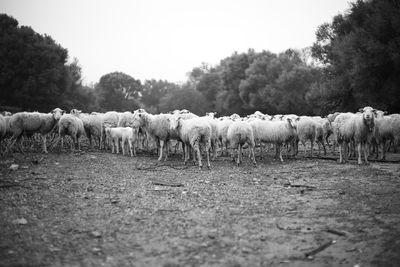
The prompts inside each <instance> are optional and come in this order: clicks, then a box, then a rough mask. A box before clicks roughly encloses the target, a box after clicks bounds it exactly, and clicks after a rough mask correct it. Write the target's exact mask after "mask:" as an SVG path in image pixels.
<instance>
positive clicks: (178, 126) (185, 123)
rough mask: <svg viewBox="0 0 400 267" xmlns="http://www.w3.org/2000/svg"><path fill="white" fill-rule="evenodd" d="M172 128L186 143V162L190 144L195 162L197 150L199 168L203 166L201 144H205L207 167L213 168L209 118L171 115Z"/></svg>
mask: <svg viewBox="0 0 400 267" xmlns="http://www.w3.org/2000/svg"><path fill="white" fill-rule="evenodd" d="M168 121H169V123H170V129H171V130H172V131H176V132H177V133H178V135H179V138H180V140H182V142H183V143H184V144H185V150H186V151H185V160H184V162H185V164H186V163H187V161H188V159H189V145H190V146H191V147H192V148H193V162H195V158H196V157H195V153H196V152H197V158H198V164H199V169H201V168H202V167H203V165H202V163H201V153H200V144H204V146H205V152H206V156H207V168H209V169H210V168H211V165H210V155H209V150H210V147H211V135H212V127H211V125H210V123H209V122H208V120H206V119H204V118H193V119H187V120H184V119H182V118H177V117H173V116H171V117H170V118H169V120H168Z"/></svg>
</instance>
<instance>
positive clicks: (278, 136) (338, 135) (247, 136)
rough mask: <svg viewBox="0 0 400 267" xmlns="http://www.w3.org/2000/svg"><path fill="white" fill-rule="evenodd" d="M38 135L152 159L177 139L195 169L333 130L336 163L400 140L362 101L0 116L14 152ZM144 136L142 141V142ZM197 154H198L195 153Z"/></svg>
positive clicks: (389, 120)
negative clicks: (296, 108)
mask: <svg viewBox="0 0 400 267" xmlns="http://www.w3.org/2000/svg"><path fill="white" fill-rule="evenodd" d="M34 134H40V136H41V139H42V144H43V152H45V153H47V143H46V142H47V141H46V140H47V137H48V136H49V135H53V136H57V138H56V143H57V144H58V143H61V147H62V148H63V147H64V144H63V140H64V137H65V136H66V135H68V136H70V137H71V138H72V140H73V143H71V149H73V148H72V145H73V146H75V147H76V146H78V149H79V150H80V149H81V148H80V139H81V137H84V136H86V138H88V140H89V143H90V146H91V147H93V143H92V142H93V140H94V141H95V143H97V144H98V146H99V148H100V149H106V150H107V149H108V148H110V147H111V151H112V153H119V147H120V142H121V149H122V153H123V154H124V155H125V145H126V143H127V144H128V147H129V154H130V156H133V155H136V147H140V148H141V149H145V148H149V143H151V141H155V143H156V144H157V148H158V155H159V158H158V160H162V159H163V158H164V152H163V151H164V147H165V150H166V153H165V160H166V159H167V157H168V154H169V151H170V144H171V141H175V142H176V144H179V143H181V144H182V148H183V157H184V162H185V164H186V163H187V161H188V160H189V158H190V154H193V155H192V159H193V162H194V163H196V159H197V162H198V165H199V168H201V167H202V154H203V153H205V154H206V158H207V167H208V168H210V155H209V154H210V153H212V159H215V158H216V157H217V156H218V155H222V154H223V153H224V152H226V153H228V151H229V149H231V155H232V159H233V160H236V163H237V164H240V163H241V162H242V155H243V153H242V149H246V148H248V151H249V157H250V158H251V160H252V162H253V163H254V164H256V158H255V151H254V150H255V147H256V145H259V146H260V149H261V152H260V153H261V157H262V156H263V153H264V152H263V150H264V149H265V147H263V145H264V144H272V145H274V147H275V151H276V157H277V158H279V159H280V160H281V161H283V157H282V151H283V150H284V149H283V148H286V151H287V152H286V154H287V156H296V155H297V154H298V144H299V142H301V143H302V144H303V147H304V155H306V144H307V143H308V142H310V144H311V156H312V155H313V150H314V143H317V144H318V154H319V153H320V148H321V147H322V148H323V150H324V154H326V147H325V145H328V146H332V144H330V143H329V137H330V136H333V149H334V147H335V145H338V146H339V152H340V159H339V161H340V162H341V163H344V162H346V161H347V160H348V155H349V154H350V153H351V152H352V150H353V152H355V148H357V152H358V164H362V159H361V152H362V151H363V153H364V159H365V162H368V155H369V154H370V152H371V151H372V150H374V152H375V153H377V155H376V156H378V154H379V150H381V151H382V158H383V159H385V152H386V145H387V144H388V143H392V144H393V146H394V147H395V148H396V146H397V145H398V144H399V141H400V114H391V115H386V114H385V112H383V111H379V110H376V109H374V108H371V107H365V108H362V109H360V110H359V112H357V113H338V112H336V113H334V114H330V115H328V116H327V117H325V118H322V117H319V116H313V117H310V116H297V115H294V114H289V115H273V116H271V115H266V114H262V113H261V112H258V111H257V112H255V113H254V114H251V115H249V116H247V117H245V118H242V117H240V116H239V115H237V114H233V115H231V116H225V117H220V118H216V117H215V113H207V114H206V116H201V117H199V116H197V115H195V114H193V113H191V112H189V111H187V110H175V111H173V112H171V113H168V114H157V115H153V114H149V113H147V112H146V111H145V110H143V109H138V110H136V111H134V112H133V113H132V112H129V111H127V112H123V113H120V112H115V111H110V112H106V113H97V112H92V113H91V114H86V113H82V112H81V111H79V110H76V109H73V110H71V112H70V113H69V114H66V112H65V111H63V110H61V109H59V108H56V109H54V110H53V111H51V112H50V113H39V112H19V113H15V114H9V113H4V114H3V115H0V148H1V142H2V140H5V139H8V142H7V145H4V144H3V147H4V148H5V150H9V151H14V150H15V149H14V146H15V144H16V143H17V144H18V147H19V149H20V150H21V151H22V149H23V145H22V144H23V140H24V138H25V139H26V138H32V137H33V136H34ZM149 141H150V142H149ZM3 143H6V142H3ZM202 152H203V153H202Z"/></svg>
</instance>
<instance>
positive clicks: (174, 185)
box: [152, 181, 184, 187]
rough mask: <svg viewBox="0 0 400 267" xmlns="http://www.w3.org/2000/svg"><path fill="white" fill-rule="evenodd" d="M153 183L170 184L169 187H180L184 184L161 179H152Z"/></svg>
mask: <svg viewBox="0 0 400 267" xmlns="http://www.w3.org/2000/svg"><path fill="white" fill-rule="evenodd" d="M152 184H153V185H161V186H171V187H181V186H184V184H181V183H173V182H172V183H170V182H163V181H152Z"/></svg>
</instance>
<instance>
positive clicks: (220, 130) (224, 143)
mask: <svg viewBox="0 0 400 267" xmlns="http://www.w3.org/2000/svg"><path fill="white" fill-rule="evenodd" d="M232 123H233V120H232V119H230V118H229V117H227V118H225V119H223V120H217V138H218V140H219V142H220V144H221V156H222V155H223V153H224V147H225V148H226V152H227V153H228V145H229V140H228V137H227V133H228V129H229V126H230V125H231V124H232Z"/></svg>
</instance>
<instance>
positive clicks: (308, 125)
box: [295, 116, 322, 157]
mask: <svg viewBox="0 0 400 267" xmlns="http://www.w3.org/2000/svg"><path fill="white" fill-rule="evenodd" d="M295 124H296V128H297V138H298V139H297V142H296V153H297V152H298V142H301V143H302V145H303V147H304V156H306V154H307V148H306V143H307V141H310V142H311V157H312V156H313V151H314V142H315V140H316V136H317V134H318V135H319V136H321V135H322V128H321V127H318V125H317V123H316V122H315V121H314V120H313V119H312V118H310V117H307V116H301V117H299V118H298V119H297V120H296V122H295ZM318 128H319V129H318Z"/></svg>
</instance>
